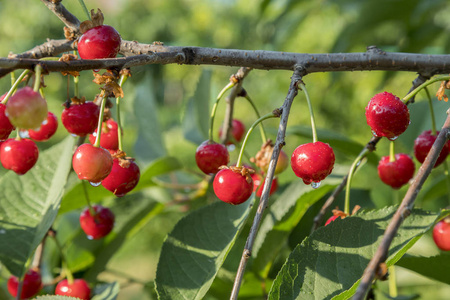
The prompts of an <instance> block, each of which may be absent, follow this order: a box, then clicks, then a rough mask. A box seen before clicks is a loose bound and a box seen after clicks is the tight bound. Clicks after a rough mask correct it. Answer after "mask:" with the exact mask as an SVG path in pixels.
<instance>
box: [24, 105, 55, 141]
mask: <svg viewBox="0 0 450 300" xmlns="http://www.w3.org/2000/svg"><path fill="white" fill-rule="evenodd" d="M56 129H58V118H57V117H56V116H55V114H54V113H52V112H50V111H49V112H48V114H47V119H46V120H45V121H44V122H42V124H41V127H40V128H39V130H37V131H34V130H32V129H30V130H28V135H29V136H30V138H31V139H32V140H35V141H38V142H44V141H47V140H48V139H49V138H51V137H52V136H53V135H54V134H55V132H56Z"/></svg>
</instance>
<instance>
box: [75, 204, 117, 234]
mask: <svg viewBox="0 0 450 300" xmlns="http://www.w3.org/2000/svg"><path fill="white" fill-rule="evenodd" d="M92 209H93V210H94V211H95V215H94V216H92V215H91V212H90V211H89V208H85V209H84V210H83V211H82V212H81V215H80V226H81V229H83V231H84V233H86V235H87V237H88V238H89V239H94V240H98V239H101V238H102V237H104V236H106V235H108V233H110V232H111V230H112V229H113V227H114V220H115V217H114V214H113V213H112V211H111V210H110V209H109V208H107V207H103V206H101V205H93V206H92Z"/></svg>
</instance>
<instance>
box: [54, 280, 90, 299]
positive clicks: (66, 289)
mask: <svg viewBox="0 0 450 300" xmlns="http://www.w3.org/2000/svg"><path fill="white" fill-rule="evenodd" d="M55 295H60V296H68V297H74V298H80V299H82V300H89V299H90V295H91V289H90V288H89V285H88V283H87V282H86V280H84V279H74V280H73V283H72V284H69V281H68V280H67V279H63V280H61V281H60V282H58V284H57V285H56V288H55Z"/></svg>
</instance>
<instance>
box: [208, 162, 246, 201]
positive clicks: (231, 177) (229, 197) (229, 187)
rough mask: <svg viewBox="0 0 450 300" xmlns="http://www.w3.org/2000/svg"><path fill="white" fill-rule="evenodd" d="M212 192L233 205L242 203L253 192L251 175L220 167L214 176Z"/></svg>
mask: <svg viewBox="0 0 450 300" xmlns="http://www.w3.org/2000/svg"><path fill="white" fill-rule="evenodd" d="M213 189H214V193H215V194H216V196H217V198H219V199H220V200H222V201H223V202H226V203H230V204H233V205H236V204H241V203H244V202H245V201H246V200H247V199H248V198H249V197H250V195H251V194H252V192H253V180H252V178H251V176H242V174H241V173H239V172H233V171H232V170H230V169H222V170H220V171H219V172H218V173H217V174H216V177H215V178H214V182H213Z"/></svg>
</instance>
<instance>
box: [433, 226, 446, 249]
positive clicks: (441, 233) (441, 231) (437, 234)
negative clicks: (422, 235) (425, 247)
mask: <svg viewBox="0 0 450 300" xmlns="http://www.w3.org/2000/svg"><path fill="white" fill-rule="evenodd" d="M433 240H434V242H435V244H436V246H438V248H439V249H441V250H443V251H450V219H448V218H446V219H443V220H441V221H439V222H438V223H437V224H436V225H434V228H433Z"/></svg>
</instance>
